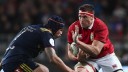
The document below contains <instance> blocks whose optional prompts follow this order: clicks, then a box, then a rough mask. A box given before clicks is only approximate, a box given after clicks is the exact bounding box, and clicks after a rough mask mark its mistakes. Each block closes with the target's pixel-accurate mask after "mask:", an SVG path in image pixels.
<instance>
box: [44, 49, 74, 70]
mask: <svg viewBox="0 0 128 72" xmlns="http://www.w3.org/2000/svg"><path fill="white" fill-rule="evenodd" d="M45 52H46V54H47V56H48V58H49V59H50V62H52V63H54V64H56V65H57V67H59V68H61V69H62V70H63V71H64V72H74V71H73V70H72V69H71V68H69V67H68V66H67V65H65V64H64V62H63V61H62V60H61V59H60V58H59V57H58V56H57V55H56V52H55V50H54V49H53V48H52V47H49V48H45Z"/></svg>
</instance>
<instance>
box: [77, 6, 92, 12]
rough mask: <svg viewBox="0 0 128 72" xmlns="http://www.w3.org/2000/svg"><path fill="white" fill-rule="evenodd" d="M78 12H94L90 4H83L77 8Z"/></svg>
mask: <svg viewBox="0 0 128 72" xmlns="http://www.w3.org/2000/svg"><path fill="white" fill-rule="evenodd" d="M79 10H81V11H88V12H94V6H93V5H91V4H84V5H82V6H80V7H79Z"/></svg>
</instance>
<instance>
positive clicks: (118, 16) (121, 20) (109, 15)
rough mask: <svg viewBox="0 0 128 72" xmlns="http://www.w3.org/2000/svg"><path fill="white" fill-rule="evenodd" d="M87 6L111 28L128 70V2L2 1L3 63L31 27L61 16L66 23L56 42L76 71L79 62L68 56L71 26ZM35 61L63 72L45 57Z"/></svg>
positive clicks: (0, 40)
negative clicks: (18, 35) (7, 51)
mask: <svg viewBox="0 0 128 72" xmlns="http://www.w3.org/2000/svg"><path fill="white" fill-rule="evenodd" d="M85 3H89V4H93V5H94V7H95V15H96V16H97V17H99V18H100V19H102V20H103V21H104V22H105V23H106V24H107V26H108V28H109V31H110V39H111V40H112V43H113V44H114V46H115V52H116V54H117V56H118V58H119V59H120V61H121V63H122V65H123V66H128V0H0V60H1V58H2V55H3V53H4V52H5V49H6V48H7V46H8V44H9V42H10V41H11V40H12V38H13V37H14V36H15V35H16V33H17V32H18V31H19V30H20V29H22V28H23V27H25V26H27V25H31V24H39V23H42V24H45V23H47V22H46V20H47V18H48V16H50V15H52V14H57V15H60V16H62V17H63V18H64V19H65V22H66V28H65V30H64V33H63V36H62V37H61V38H59V39H57V40H56V50H57V54H58V56H59V57H61V58H62V59H63V61H64V62H65V63H66V64H68V65H69V66H70V67H72V68H73V65H74V64H75V63H76V62H72V61H70V60H68V58H67V57H66V56H65V52H66V42H67V37H66V33H67V29H68V26H69V25H70V24H71V23H72V22H74V21H75V20H77V19H78V18H77V12H78V11H77V10H78V7H79V6H80V5H81V4H85ZM35 60H36V61H38V62H40V63H43V64H45V65H46V66H48V67H49V69H50V72H61V70H59V69H57V68H56V67H54V65H52V64H50V63H49V62H48V59H47V57H46V56H45V54H44V55H43V54H41V55H39V56H38V57H37V58H36V59H35ZM127 72H128V71H127Z"/></svg>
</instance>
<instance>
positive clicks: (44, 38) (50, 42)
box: [41, 31, 55, 48]
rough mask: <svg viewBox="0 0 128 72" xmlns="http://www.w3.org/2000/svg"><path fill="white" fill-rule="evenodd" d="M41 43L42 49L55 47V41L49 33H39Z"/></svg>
mask: <svg viewBox="0 0 128 72" xmlns="http://www.w3.org/2000/svg"><path fill="white" fill-rule="evenodd" d="M41 43H42V44H43V46H44V48H46V47H53V48H54V47H55V41H54V38H53V36H52V34H51V33H49V32H47V31H46V32H42V33H41Z"/></svg>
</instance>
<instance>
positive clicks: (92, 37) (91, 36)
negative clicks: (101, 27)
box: [90, 32, 94, 41]
mask: <svg viewBox="0 0 128 72" xmlns="http://www.w3.org/2000/svg"><path fill="white" fill-rule="evenodd" d="M90 40H91V41H93V40H94V33H93V32H91V34H90Z"/></svg>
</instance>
